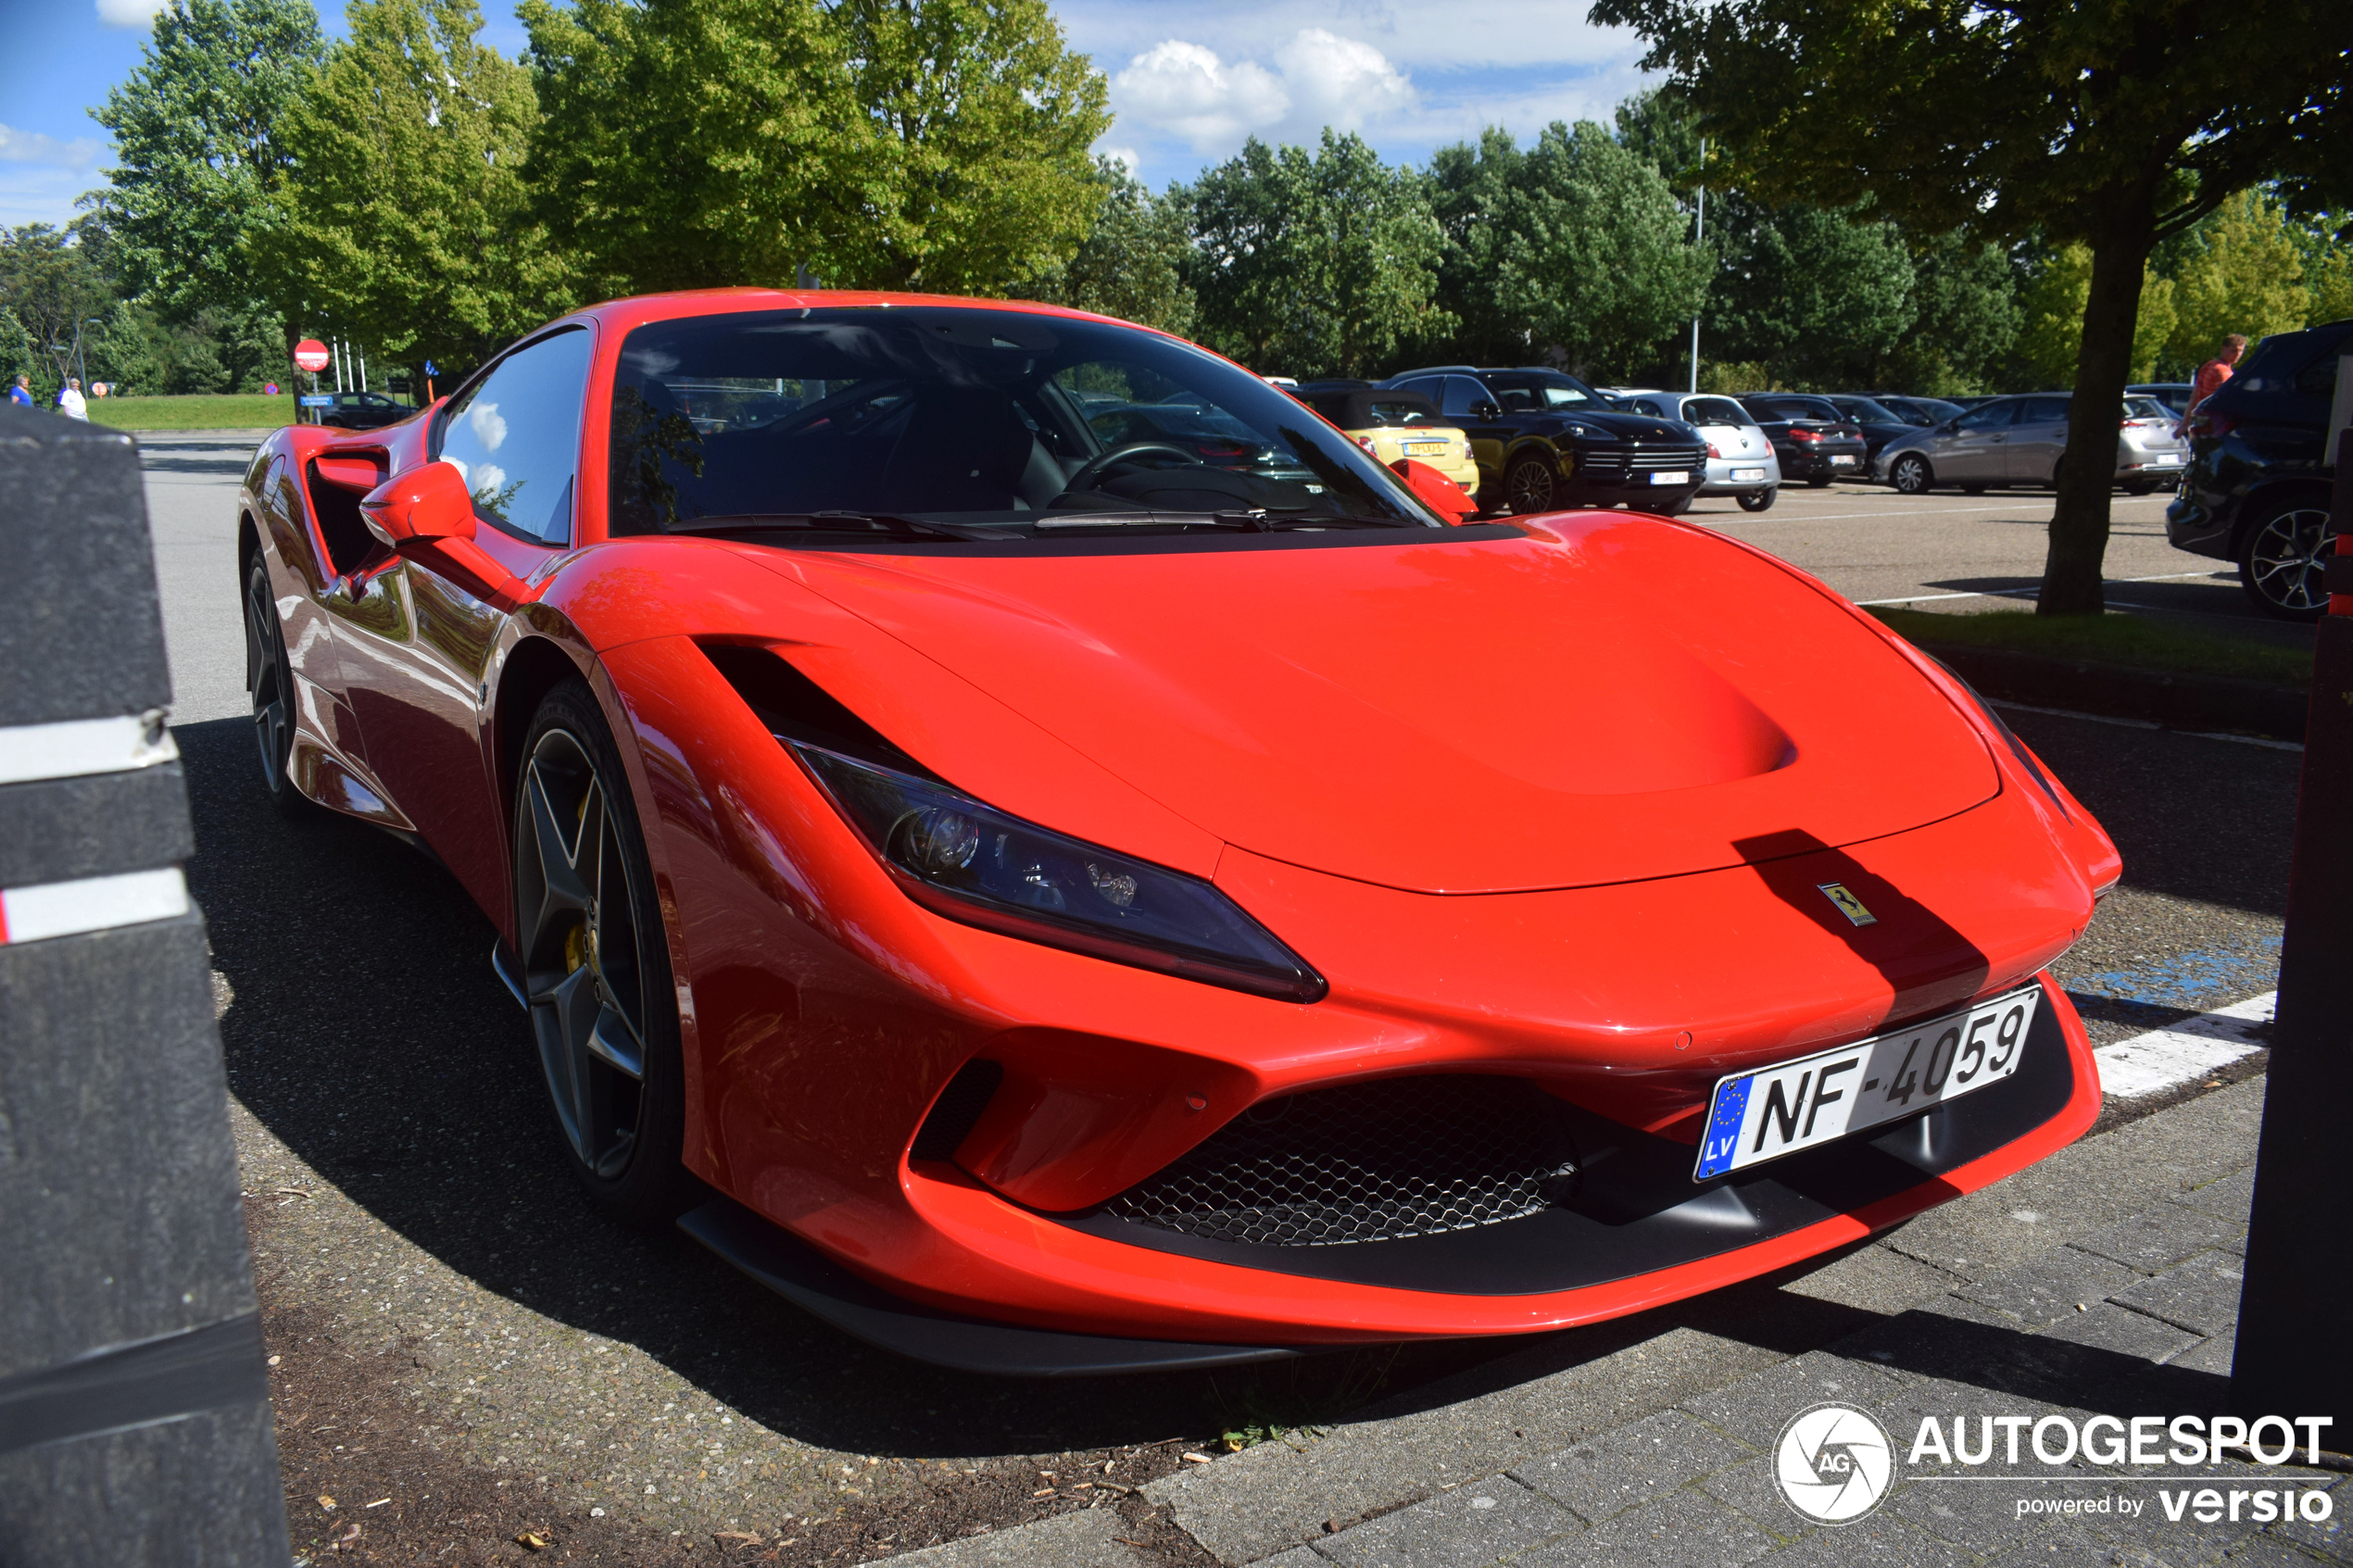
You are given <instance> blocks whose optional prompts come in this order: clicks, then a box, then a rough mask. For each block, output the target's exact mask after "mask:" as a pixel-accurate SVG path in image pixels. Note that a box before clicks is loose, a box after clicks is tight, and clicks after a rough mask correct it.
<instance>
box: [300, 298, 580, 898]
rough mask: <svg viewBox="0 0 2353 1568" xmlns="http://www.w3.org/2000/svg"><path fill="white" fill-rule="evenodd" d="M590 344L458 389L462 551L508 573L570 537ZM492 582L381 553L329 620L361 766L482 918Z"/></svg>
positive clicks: (501, 875) (493, 817) (499, 884)
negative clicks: (467, 540) (476, 553)
mask: <svg viewBox="0 0 2353 1568" xmlns="http://www.w3.org/2000/svg"><path fill="white" fill-rule="evenodd" d="M593 349H594V339H593V337H592V334H591V332H590V331H589V330H588V329H587V328H585V327H576V326H575V327H568V328H565V329H562V330H560V331H558V332H552V333H549V334H547V336H544V337H541V338H538V339H535V340H534V341H533V342H531V343H529V344H526V345H524V346H522V347H521V348H519V349H516V350H515V351H513V352H512V353H510V354H509V355H507V356H506V357H505V358H502V359H500V360H499V361H498V362H497V364H496V365H494V366H493V367H491V369H490V370H488V371H487V372H486V373H485V374H484V375H482V376H481V377H479V378H478V379H477V380H476V381H475V382H473V383H472V384H471V385H470V386H468V387H467V388H465V389H464V390H462V391H460V392H459V395H457V397H456V398H454V399H453V400H452V401H451V403H450V405H449V407H448V408H447V409H446V410H445V411H444V413H443V414H442V416H441V418H440V420H439V421H438V428H437V429H436V431H435V433H434V447H433V450H434V456H435V458H436V459H437V460H438V461H441V462H446V463H449V464H451V465H453V466H454V467H456V468H457V469H458V470H459V472H460V473H461V474H463V475H464V476H465V479H466V484H467V488H468V489H469V490H471V491H472V493H473V499H474V519H475V542H476V543H477V544H479V545H480V546H482V547H483V549H484V552H485V553H486V554H488V555H490V556H491V557H492V558H494V559H496V560H497V561H498V562H499V563H500V564H501V565H503V566H504V567H506V569H507V570H508V571H510V572H512V573H513V574H514V575H515V576H516V577H519V578H522V577H528V576H530V575H531V573H532V572H533V571H535V570H536V569H537V568H538V567H539V566H541V565H544V564H545V563H546V561H547V558H550V557H552V556H554V555H557V554H559V553H560V552H561V551H562V550H564V549H566V548H568V547H569V546H570V545H571V543H572V531H573V483H574V478H575V475H576V474H577V473H578V471H579V465H580V444H581V420H582V410H583V406H584V403H585V398H586V395H587V389H588V370H589V362H590V358H591V355H592V352H593ZM496 586H497V585H495V584H492V583H484V582H481V581H479V580H477V579H476V578H475V577H473V576H472V574H471V573H470V572H468V571H464V570H463V569H461V568H459V567H458V566H457V565H455V564H453V563H452V562H450V561H449V560H447V558H443V557H441V556H439V555H438V554H435V553H434V552H432V551H430V549H419V550H415V551H411V552H409V553H405V554H403V555H400V556H396V557H395V558H392V559H391V560H390V561H389V562H388V563H387V564H386V565H385V566H384V569H383V570H381V571H377V572H375V573H373V574H372V575H371V577H370V579H369V580H368V582H367V583H365V584H364V585H363V586H362V587H361V588H360V589H359V592H358V593H357V594H356V595H355V598H356V599H357V601H358V602H357V603H356V604H355V605H354V607H353V609H352V611H351V612H350V613H348V614H346V615H344V616H342V617H339V618H338V620H337V622H336V631H337V634H338V636H339V637H340V638H341V639H342V641H341V651H342V659H343V668H344V684H345V689H346V691H347V692H348V693H349V694H350V696H351V702H352V707H353V709H354V710H355V711H356V712H357V714H358V717H359V734H360V739H361V742H362V744H363V746H365V747H366V752H367V759H368V767H369V770H370V771H371V772H373V773H374V774H375V776H376V777H377V778H378V779H379V780H380V781H382V783H383V784H384V787H385V788H386V789H387V790H388V791H390V792H391V794H392V797H393V799H394V802H395V803H396V805H397V806H398V807H399V808H400V809H401V810H402V811H403V812H404V813H405V814H406V815H407V816H408V818H409V821H410V822H414V823H415V824H416V827H417V831H418V832H419V833H420V834H422V835H423V837H424V839H425V841H426V843H427V844H429V845H430V846H432V847H433V849H434V853H435V854H437V855H439V856H440V857H441V859H442V861H443V862H444V863H445V864H446V865H447V866H448V867H449V869H450V871H451V872H453V873H455V874H456V875H457V877H458V879H459V881H460V882H462V883H464V884H466V886H467V888H468V890H469V891H470V892H472V894H473V895H474V896H475V897H476V898H477V899H479V900H480V901H481V902H482V904H483V906H484V908H486V909H501V908H504V907H505V900H506V898H507V874H508V872H507V866H506V855H505V848H504V843H505V840H504V835H503V834H502V832H501V819H502V817H503V814H504V809H503V805H502V803H501V802H500V801H499V800H498V798H497V787H496V781H495V778H494V776H493V770H492V768H491V765H490V759H489V758H488V756H487V754H486V749H485V745H484V743H485V741H486V739H487V729H488V722H489V714H488V711H487V709H486V707H485V702H486V699H487V697H488V695H489V692H488V686H487V682H488V678H489V666H490V654H491V650H492V648H493V647H494V646H496V645H497V638H498V631H499V628H500V626H501V625H502V624H503V622H504V621H505V620H506V611H505V610H504V609H502V608H499V607H498V606H497V604H496V603H494V602H492V596H493V595H494V594H495V592H496Z"/></svg>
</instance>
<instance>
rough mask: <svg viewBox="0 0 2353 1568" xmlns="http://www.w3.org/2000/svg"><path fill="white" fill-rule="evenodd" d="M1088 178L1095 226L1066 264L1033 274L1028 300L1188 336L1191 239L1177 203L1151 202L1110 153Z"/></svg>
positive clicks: (1148, 194) (1190, 328)
mask: <svg viewBox="0 0 2353 1568" xmlns="http://www.w3.org/2000/svg"><path fill="white" fill-rule="evenodd" d="M1095 178H1096V180H1097V181H1098V182H1099V183H1100V184H1101V188H1102V206H1101V208H1099V209H1098V210H1097V212H1096V214H1095V225H1094V227H1093V228H1091V229H1089V230H1088V232H1087V237H1086V239H1084V240H1083V241H1081V242H1080V243H1079V245H1078V249H1077V250H1076V252H1075V253H1074V254H1073V255H1072V256H1071V257H1070V259H1069V260H1068V261H1065V262H1063V263H1062V264H1061V265H1060V266H1057V267H1053V268H1051V269H1049V270H1047V271H1046V272H1044V273H1043V274H1041V275H1040V276H1039V278H1038V282H1037V283H1036V285H1035V286H1033V287H1032V288H1030V289H1029V290H1028V291H1027V292H1028V294H1029V295H1030V297H1032V298H1034V299H1041V300H1045V301H1046V302H1048V303H1049V304H1053V305H1067V306H1071V307H1075V308H1076V309H1080V310H1093V311H1096V312H1098V313H1100V314H1101V315H1105V316H1116V317H1118V318H1119V319H1120V320H1126V321H1141V322H1142V323H1143V324H1144V325H1146V326H1148V327H1158V328H1160V329H1161V330H1162V331H1163V332H1175V333H1176V334H1177V335H1178V336H1179V337H1189V336H1190V335H1191V334H1192V331H1193V318H1194V314H1195V307H1194V301H1193V290H1192V285H1191V284H1190V283H1189V282H1186V281H1185V267H1186V262H1187V261H1188V259H1189V257H1191V255H1192V249H1193V238H1192V230H1191V227H1190V223H1189V219H1188V217H1187V215H1186V211H1185V205H1184V203H1183V202H1182V201H1180V200H1167V201H1162V200H1157V199H1155V198H1154V197H1153V195H1152V194H1151V192H1150V191H1148V190H1146V189H1145V188H1144V184H1143V182H1142V181H1140V180H1138V179H1137V178H1136V177H1135V176H1134V175H1132V174H1130V173H1128V172H1127V170H1126V169H1124V168H1122V167H1121V166H1120V165H1119V164H1117V163H1115V162H1114V161H1113V160H1112V159H1110V158H1100V159H1098V160H1097V161H1096V165H1095Z"/></svg>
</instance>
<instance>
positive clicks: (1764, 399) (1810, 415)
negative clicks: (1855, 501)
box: [1740, 392, 1870, 490]
mask: <svg viewBox="0 0 2353 1568" xmlns="http://www.w3.org/2000/svg"><path fill="white" fill-rule="evenodd" d="M1740 401H1741V407H1742V408H1746V409H1747V410H1748V411H1749V414H1750V416H1751V417H1752V418H1754V419H1755V420H1756V423H1757V425H1758V427H1759V428H1760V429H1762V430H1763V431H1764V432H1765V435H1766V439H1768V441H1770V442H1771V443H1772V444H1773V456H1774V457H1776V458H1780V465H1781V477H1782V478H1784V479H1802V480H1804V481H1805V482H1806V483H1808V484H1810V485H1812V486H1813V487H1814V488H1815V489H1817V490H1818V489H1820V488H1821V487H1822V486H1823V485H1825V484H1828V483H1830V482H1831V480H1833V479H1841V478H1843V479H1861V478H1862V477H1863V476H1864V475H1866V474H1868V473H1869V471H1870V448H1869V446H1868V445H1865V444H1864V442H1863V432H1862V430H1861V429H1860V428H1859V427H1858V426H1856V423H1855V422H1854V421H1853V420H1849V419H1848V418H1847V417H1846V416H1845V415H1844V414H1842V413H1840V412H1839V411H1838V408H1837V407H1836V405H1834V404H1832V403H1831V402H1830V401H1829V400H1828V399H1826V398H1821V397H1813V396H1806V395H1799V394H1797V393H1792V392H1743V393H1742V394H1741V398H1740Z"/></svg>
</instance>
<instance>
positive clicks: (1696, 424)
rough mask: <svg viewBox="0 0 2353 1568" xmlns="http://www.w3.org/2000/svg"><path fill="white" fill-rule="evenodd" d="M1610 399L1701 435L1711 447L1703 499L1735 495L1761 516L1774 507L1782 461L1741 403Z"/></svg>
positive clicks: (1642, 391)
mask: <svg viewBox="0 0 2353 1568" xmlns="http://www.w3.org/2000/svg"><path fill="white" fill-rule="evenodd" d="M1610 398H1611V401H1613V402H1615V403H1616V404H1617V406H1618V407H1619V408H1623V409H1625V410H1626V411H1627V412H1628V413H1629V414H1655V415H1657V416H1658V417H1659V418H1660V419H1662V420H1681V421H1682V422H1683V423H1685V424H1687V425H1690V426H1691V427H1692V428H1693V429H1694V430H1696V431H1698V432H1699V433H1700V438H1701V439H1702V440H1704V441H1705V442H1706V443H1707V481H1706V483H1704V484H1702V485H1701V486H1700V487H1699V494H1700V495H1730V496H1732V497H1734V498H1736V499H1737V500H1738V501H1739V502H1740V504H1741V510H1743V511H1744V512H1761V511H1763V510H1765V509H1766V508H1768V507H1770V506H1771V505H1772V504H1773V498H1774V496H1775V495H1778V494H1779V493H1780V487H1781V465H1780V459H1779V458H1775V457H1774V456H1773V444H1772V443H1771V442H1770V441H1768V440H1767V439H1766V438H1765V433H1764V431H1762V430H1760V429H1759V428H1757V423H1756V420H1755V419H1754V418H1753V417H1751V415H1750V414H1749V412H1748V410H1747V409H1745V408H1742V407H1741V406H1740V404H1739V403H1738V402H1736V401H1734V400H1733V399H1731V398H1730V397H1726V396H1724V395H1721V394H1719V393H1713V392H1654V391H1651V390H1650V389H1648V388H1645V387H1625V388H1622V389H1619V390H1617V391H1613V392H1612V393H1611V394H1610Z"/></svg>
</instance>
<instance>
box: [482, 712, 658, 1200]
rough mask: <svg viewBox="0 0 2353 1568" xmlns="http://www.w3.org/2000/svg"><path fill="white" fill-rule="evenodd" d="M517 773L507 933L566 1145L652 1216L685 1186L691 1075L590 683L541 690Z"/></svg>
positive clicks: (640, 838)
mask: <svg viewBox="0 0 2353 1568" xmlns="http://www.w3.org/2000/svg"><path fill="white" fill-rule="evenodd" d="M520 773H521V776H520V777H519V779H518V780H517V783H516V787H515V837H514V845H515V851H514V853H515V879H514V885H515V932H516V935H517V942H516V949H515V950H516V952H517V954H518V955H519V958H520V963H519V965H518V967H519V968H520V970H521V971H522V985H523V995H524V998H525V1003H526V1005H527V1006H528V1007H529V1009H530V1011H531V1032H532V1037H533V1040H534V1042H535V1044H536V1045H537V1047H538V1048H539V1065H540V1070H541V1072H542V1073H543V1074H544V1075H545V1077H546V1079H547V1096H548V1100H549V1103H550V1108H551V1109H552V1110H554V1112H555V1119H556V1125H557V1129H558V1131H559V1133H560V1144H561V1147H562V1148H563V1151H564V1158H565V1160H566V1162H567V1163H569V1164H570V1165H571V1167H572V1172H573V1175H574V1176H575V1177H577V1178H578V1179H579V1181H580V1184H581V1185H582V1186H583V1187H585V1189H586V1190H587V1193H588V1196H589V1198H590V1199H591V1200H592V1201H593V1202H594V1203H595V1204H596V1205H597V1207H598V1208H599V1209H601V1210H604V1211H605V1212H606V1213H607V1214H609V1215H610V1216H611V1217H612V1218H614V1219H616V1220H619V1221H621V1222H622V1223H625V1224H631V1225H640V1226H648V1227H651V1226H660V1225H663V1224H666V1223H669V1222H670V1221H671V1220H673V1219H674V1218H676V1217H677V1215H678V1214H679V1212H680V1211H681V1210H684V1209H685V1208H686V1206H687V1204H688V1203H690V1202H691V1201H692V1199H693V1197H694V1192H695V1186H694V1183H693V1180H692V1178H691V1177H690V1176H689V1175H688V1174H687V1173H686V1165H685V1163H684V1161H683V1156H684V1152H685V1138H686V1114H685V1108H686V1074H685V1064H684V1061H683V1060H682V1058H681V1054H680V1049H679V1043H678V1004H677V992H676V991H675V990H674V989H673V986H672V984H671V974H670V951H669V947H670V945H669V942H668V940H667V937H666V935H665V934H664V931H663V928H662V923H661V907H660V905H659V904H658V903H657V902H656V901H655V897H654V878H653V866H652V862H651V861H650V860H648V859H647V856H646V844H645V837H644V834H643V833H642V831H641V830H640V828H639V827H638V823H637V812H636V809H635V806H634V804H633V803H632V801H631V798H630V794H629V776H628V774H627V773H626V772H625V771H623V769H622V766H621V759H620V754H619V751H618V749H617V748H616V747H615V746H614V744H613V739H612V732H611V731H610V729H609V728H608V727H607V726H606V723H605V717H604V714H603V712H602V711H601V710H600V709H598V706H597V699H596V697H595V696H593V695H591V694H590V692H589V690H588V687H587V685H586V684H585V683H584V682H582V681H580V680H578V679H577V678H574V679H572V680H567V681H565V682H564V683H563V684H560V685H559V686H557V687H556V689H555V690H553V691H551V692H549V693H548V694H547V698H546V700H544V701H543V702H541V703H540V705H539V711H538V712H537V713H536V714H535V715H534V716H533V718H532V721H531V728H530V729H529V731H527V732H526V733H525V734H524V737H523V744H522V768H521V771H520Z"/></svg>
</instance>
